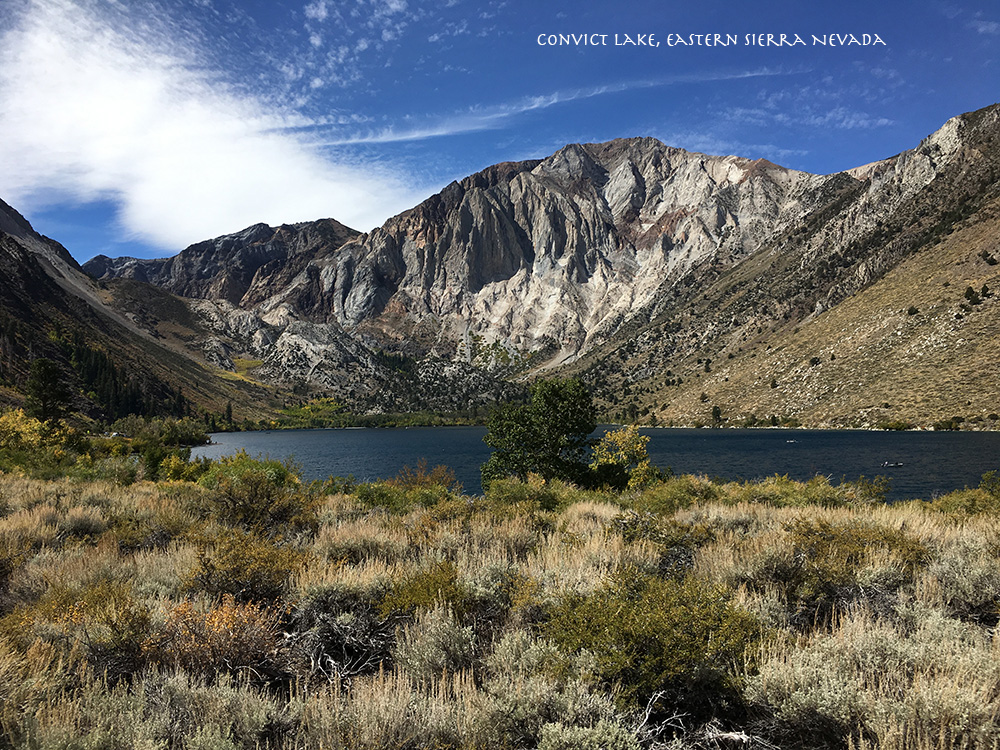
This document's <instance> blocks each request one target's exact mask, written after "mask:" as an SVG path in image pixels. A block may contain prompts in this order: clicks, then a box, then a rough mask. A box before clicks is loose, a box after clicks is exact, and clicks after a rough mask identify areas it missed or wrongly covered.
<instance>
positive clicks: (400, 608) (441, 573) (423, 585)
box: [380, 560, 467, 615]
mask: <svg viewBox="0 0 1000 750" xmlns="http://www.w3.org/2000/svg"><path fill="white" fill-rule="evenodd" d="M466 597H467V591H466V589H465V587H464V586H462V585H461V584H460V583H459V580H458V569H457V568H456V567H455V563H453V562H451V560H443V561H441V562H437V563H434V564H433V565H431V566H430V567H429V568H426V569H425V570H418V571H415V572H413V573H410V574H409V575H406V576H404V577H403V578H402V579H401V580H399V581H397V582H396V583H395V584H393V586H392V588H391V589H390V590H389V592H388V593H387V594H386V595H385V598H384V599H383V600H382V603H381V605H380V609H381V611H382V614H383V615H388V614H391V613H393V612H396V613H402V614H413V613H414V612H416V611H417V610H418V609H423V610H429V609H433V608H434V607H436V606H437V605H439V604H441V605H448V606H450V607H452V608H453V610H454V611H455V612H456V613H457V614H462V613H463V612H464V611H465V604H466Z"/></svg>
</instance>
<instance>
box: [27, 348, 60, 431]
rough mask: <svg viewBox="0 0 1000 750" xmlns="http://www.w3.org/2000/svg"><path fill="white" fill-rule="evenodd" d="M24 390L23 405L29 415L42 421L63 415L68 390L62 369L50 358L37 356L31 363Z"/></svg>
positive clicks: (55, 418)
mask: <svg viewBox="0 0 1000 750" xmlns="http://www.w3.org/2000/svg"><path fill="white" fill-rule="evenodd" d="M24 390H25V394H26V396H27V398H26V399H25V402H24V407H25V411H26V412H27V413H28V415H29V416H32V417H34V418H35V419H38V420H41V421H42V422H49V421H53V420H57V419H62V417H63V416H65V414H66V412H67V410H68V408H69V399H70V392H69V388H68V387H67V385H66V380H65V376H64V374H63V371H62V369H61V368H60V367H59V365H57V364H56V363H55V362H53V361H52V360H51V359H46V358H45V357H39V358H38V359H36V360H34V361H33V362H32V363H31V371H30V372H29V374H28V380H27V382H26V383H25V386H24Z"/></svg>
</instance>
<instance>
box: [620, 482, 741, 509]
mask: <svg viewBox="0 0 1000 750" xmlns="http://www.w3.org/2000/svg"><path fill="white" fill-rule="evenodd" d="M721 496H722V492H721V490H720V488H719V485H717V484H715V483H713V482H711V481H710V480H709V479H707V478H706V477H698V476H693V475H690V474H687V475H683V476H677V477H669V478H667V479H665V480H663V481H662V482H657V483H656V484H654V485H652V486H651V487H649V488H647V489H645V490H643V492H642V494H641V495H639V496H637V497H634V498H628V499H627V500H625V501H626V502H627V503H628V504H629V505H630V506H631V507H632V508H634V509H635V510H638V511H648V512H650V513H656V514H659V515H673V514H674V513H676V512H677V511H678V510H682V509H684V508H690V507H691V506H692V505H695V504H696V503H712V502H716V501H718V500H719V499H720V498H721Z"/></svg>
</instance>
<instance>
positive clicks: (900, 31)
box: [0, 0, 1000, 260]
mask: <svg viewBox="0 0 1000 750" xmlns="http://www.w3.org/2000/svg"><path fill="white" fill-rule="evenodd" d="M0 29H3V31H2V32H0V198H2V199H4V200H5V201H7V202H8V203H10V204H11V205H13V206H14V207H15V208H18V209H19V210H20V211H22V213H24V214H25V215H26V216H27V217H28V219H29V220H31V221H32V223H33V224H34V225H35V227H36V229H38V230H39V231H41V232H42V233H44V234H47V235H49V236H51V237H54V238H55V239H57V240H59V241H60V242H62V243H63V244H64V245H66V246H67V248H68V249H69V250H70V251H71V252H72V253H73V254H74V255H75V256H76V257H77V258H78V259H80V260H85V259H87V258H89V257H91V256H93V255H95V254H98V253H104V254H107V255H112V256H118V255H136V256H140V257H162V256H165V255H171V254H173V253H175V252H178V251H179V250H181V249H183V248H184V247H185V246H186V245H188V244H190V243H193V242H196V241H199V240H202V239H207V238H209V237H213V236H217V235H220V234H224V233H228V232H234V231H237V230H239V229H242V228H243V227H245V226H247V225H249V224H252V223H255V222H258V221H264V222H267V223H270V224H279V223H282V222H295V221H305V220H310V219H317V218H321V217H326V216H332V217H334V218H336V219H338V220H340V221H342V222H344V223H346V224H348V225H350V226H353V227H355V228H357V229H361V230H368V229H371V228H373V227H375V226H378V225H379V224H381V223H382V222H383V221H384V220H385V219H386V218H388V217H389V216H391V215H393V214H395V213H398V212H399V211H402V210H405V209H406V208H409V207H411V206H413V205H415V204H416V203H417V202H419V201H420V200H422V199H423V198H425V197H427V196H428V195H430V194H432V193H434V192H436V191H437V190H439V189H440V188H441V187H443V186H444V185H446V184H447V183H448V182H450V181H451V180H453V179H460V178H461V177H463V176H465V175H467V174H470V173H472V172H475V171H477V170H479V169H482V168H483V167H486V166H488V165H490V164H493V163H496V162H500V161H512V160H520V159H527V158H537V157H544V156H546V155H548V154H551V153H553V152H554V151H556V150H558V149H559V148H561V147H562V146H563V145H565V144H567V143H572V142H592V141H605V140H610V139H612V138H618V137H632V136H653V137H655V138H659V139H660V140H662V141H663V142H665V143H667V144H669V145H672V146H677V147H680V148H685V149H688V150H692V151H703V152H707V153H716V154H721V153H726V154H738V155H741V156H747V157H751V158H759V157H763V158H767V159H770V160H771V161H773V162H776V163H778V164H782V165H784V166H788V167H792V168H795V169H801V170H806V171H810V172H818V173H829V172H836V171H840V170H842V169H847V168H850V167H853V166H858V165H861V164H865V163H867V162H870V161H874V160H877V159H882V158H885V157H888V156H891V155H893V154H895V153H898V152H899V151H902V150H904V149H907V148H911V147H913V146H915V145H916V144H917V143H918V142H919V140H920V139H921V138H923V137H924V136H926V135H928V134H929V133H931V132H932V131H933V130H935V129H936V128H938V127H939V126H940V125H941V124H943V123H944V121H945V120H947V119H948V118H949V117H951V116H953V115H957V114H960V113H962V112H965V111H969V110H973V109H978V108H980V107H983V106H987V105H989V104H993V103H995V102H997V101H1000V93H998V82H1000V6H998V5H997V3H996V2H982V3H967V2H925V1H922V0H915V1H913V2H901V1H896V0H889V1H883V2H871V1H870V0H868V1H867V2H854V1H852V0H845V1H842V2H839V3H822V4H821V3H816V2H809V1H806V2H803V0H798V2H770V3H767V2H756V3H749V2H745V1H744V2H712V1H711V0H709V1H707V2H705V1H703V2H699V3H693V2H691V3H679V2H673V1H672V0H638V1H637V0H619V2H607V0H599V1H597V2H594V1H592V0H582V1H581V0H577V1H576V2H569V1H564V0H535V1H534V2H528V1H526V0H507V1H506V2H503V1H502V2H490V3H482V2H470V0H434V1H433V2H431V1H425V0H295V1H294V2H284V1H281V0H278V1H265V0H253V1H249V2H235V1H234V0H127V2H126V0H121V1H120V2H119V1H117V0H17V1H16V2H15V1H14V0H0ZM559 34H564V35H568V34H575V35H581V34H586V35H589V37H588V40H594V41H603V42H604V43H603V44H593V45H591V44H588V45H573V44H570V45H555V46H553V45H549V44H539V43H538V39H539V35H543V41H544V40H545V39H546V38H547V37H548V36H549V35H559ZM671 34H674V35H680V36H681V37H683V38H684V39H685V40H688V41H691V40H690V35H692V34H707V35H714V34H720V35H722V38H723V39H726V36H725V35H727V34H734V35H736V36H737V43H736V44H730V45H728V46H721V45H720V46H705V45H704V44H702V45H697V44H688V45H674V46H670V45H669V42H670V41H672V40H673V39H676V37H674V38H671V37H670V35H671ZM766 34H773V35H774V38H775V39H778V38H780V37H779V35H780V34H785V35H787V38H788V39H790V40H794V35H796V34H797V35H799V37H800V38H801V39H802V40H803V41H804V42H805V44H797V45H795V46H787V45H785V46H773V45H767V44H764V45H760V44H756V43H755V44H751V43H748V42H750V41H753V42H757V41H760V38H759V36H757V35H766ZM833 34H837V35H848V34H853V35H854V36H855V37H856V38H857V39H858V40H859V41H864V40H865V38H864V36H863V35H865V34H867V35H869V36H871V37H873V36H874V35H878V37H879V39H881V40H882V41H883V42H884V44H872V45H868V46H865V45H863V44H861V45H859V44H846V45H837V46H833V45H832V44H830V43H828V44H827V45H826V46H823V45H821V44H817V43H815V42H814V40H813V37H814V36H816V37H820V38H822V37H824V36H826V38H827V39H828V40H829V39H830V37H831V35H833ZM594 35H599V36H594ZM616 35H617V37H616ZM626 35H628V38H629V39H631V40H633V41H635V40H638V39H639V35H643V39H644V41H647V42H648V40H649V35H653V39H654V41H655V42H658V43H659V46H650V45H648V44H646V45H638V44H632V45H629V44H620V43H619V44H616V43H615V42H616V41H618V42H625V37H626ZM747 35H754V38H753V39H751V40H748V39H747ZM577 38H580V37H579V36H577ZM840 39H841V40H842V41H848V42H849V41H850V39H849V37H846V36H841V37H840ZM764 41H766V36H765V38H764Z"/></svg>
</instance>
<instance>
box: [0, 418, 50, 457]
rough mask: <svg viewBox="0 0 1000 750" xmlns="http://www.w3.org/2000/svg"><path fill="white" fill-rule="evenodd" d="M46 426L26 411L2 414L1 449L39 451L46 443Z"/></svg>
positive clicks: (0, 422) (0, 426) (0, 427)
mask: <svg viewBox="0 0 1000 750" xmlns="http://www.w3.org/2000/svg"><path fill="white" fill-rule="evenodd" d="M44 436H45V425H44V424H42V423H41V422H39V421H38V420H37V419H35V418H34V417H29V416H28V415H27V414H25V413H24V409H15V410H13V411H8V412H4V413H3V414H0V448H6V449H8V450H37V449H38V448H41V447H42V445H44V443H45V439H44Z"/></svg>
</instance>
